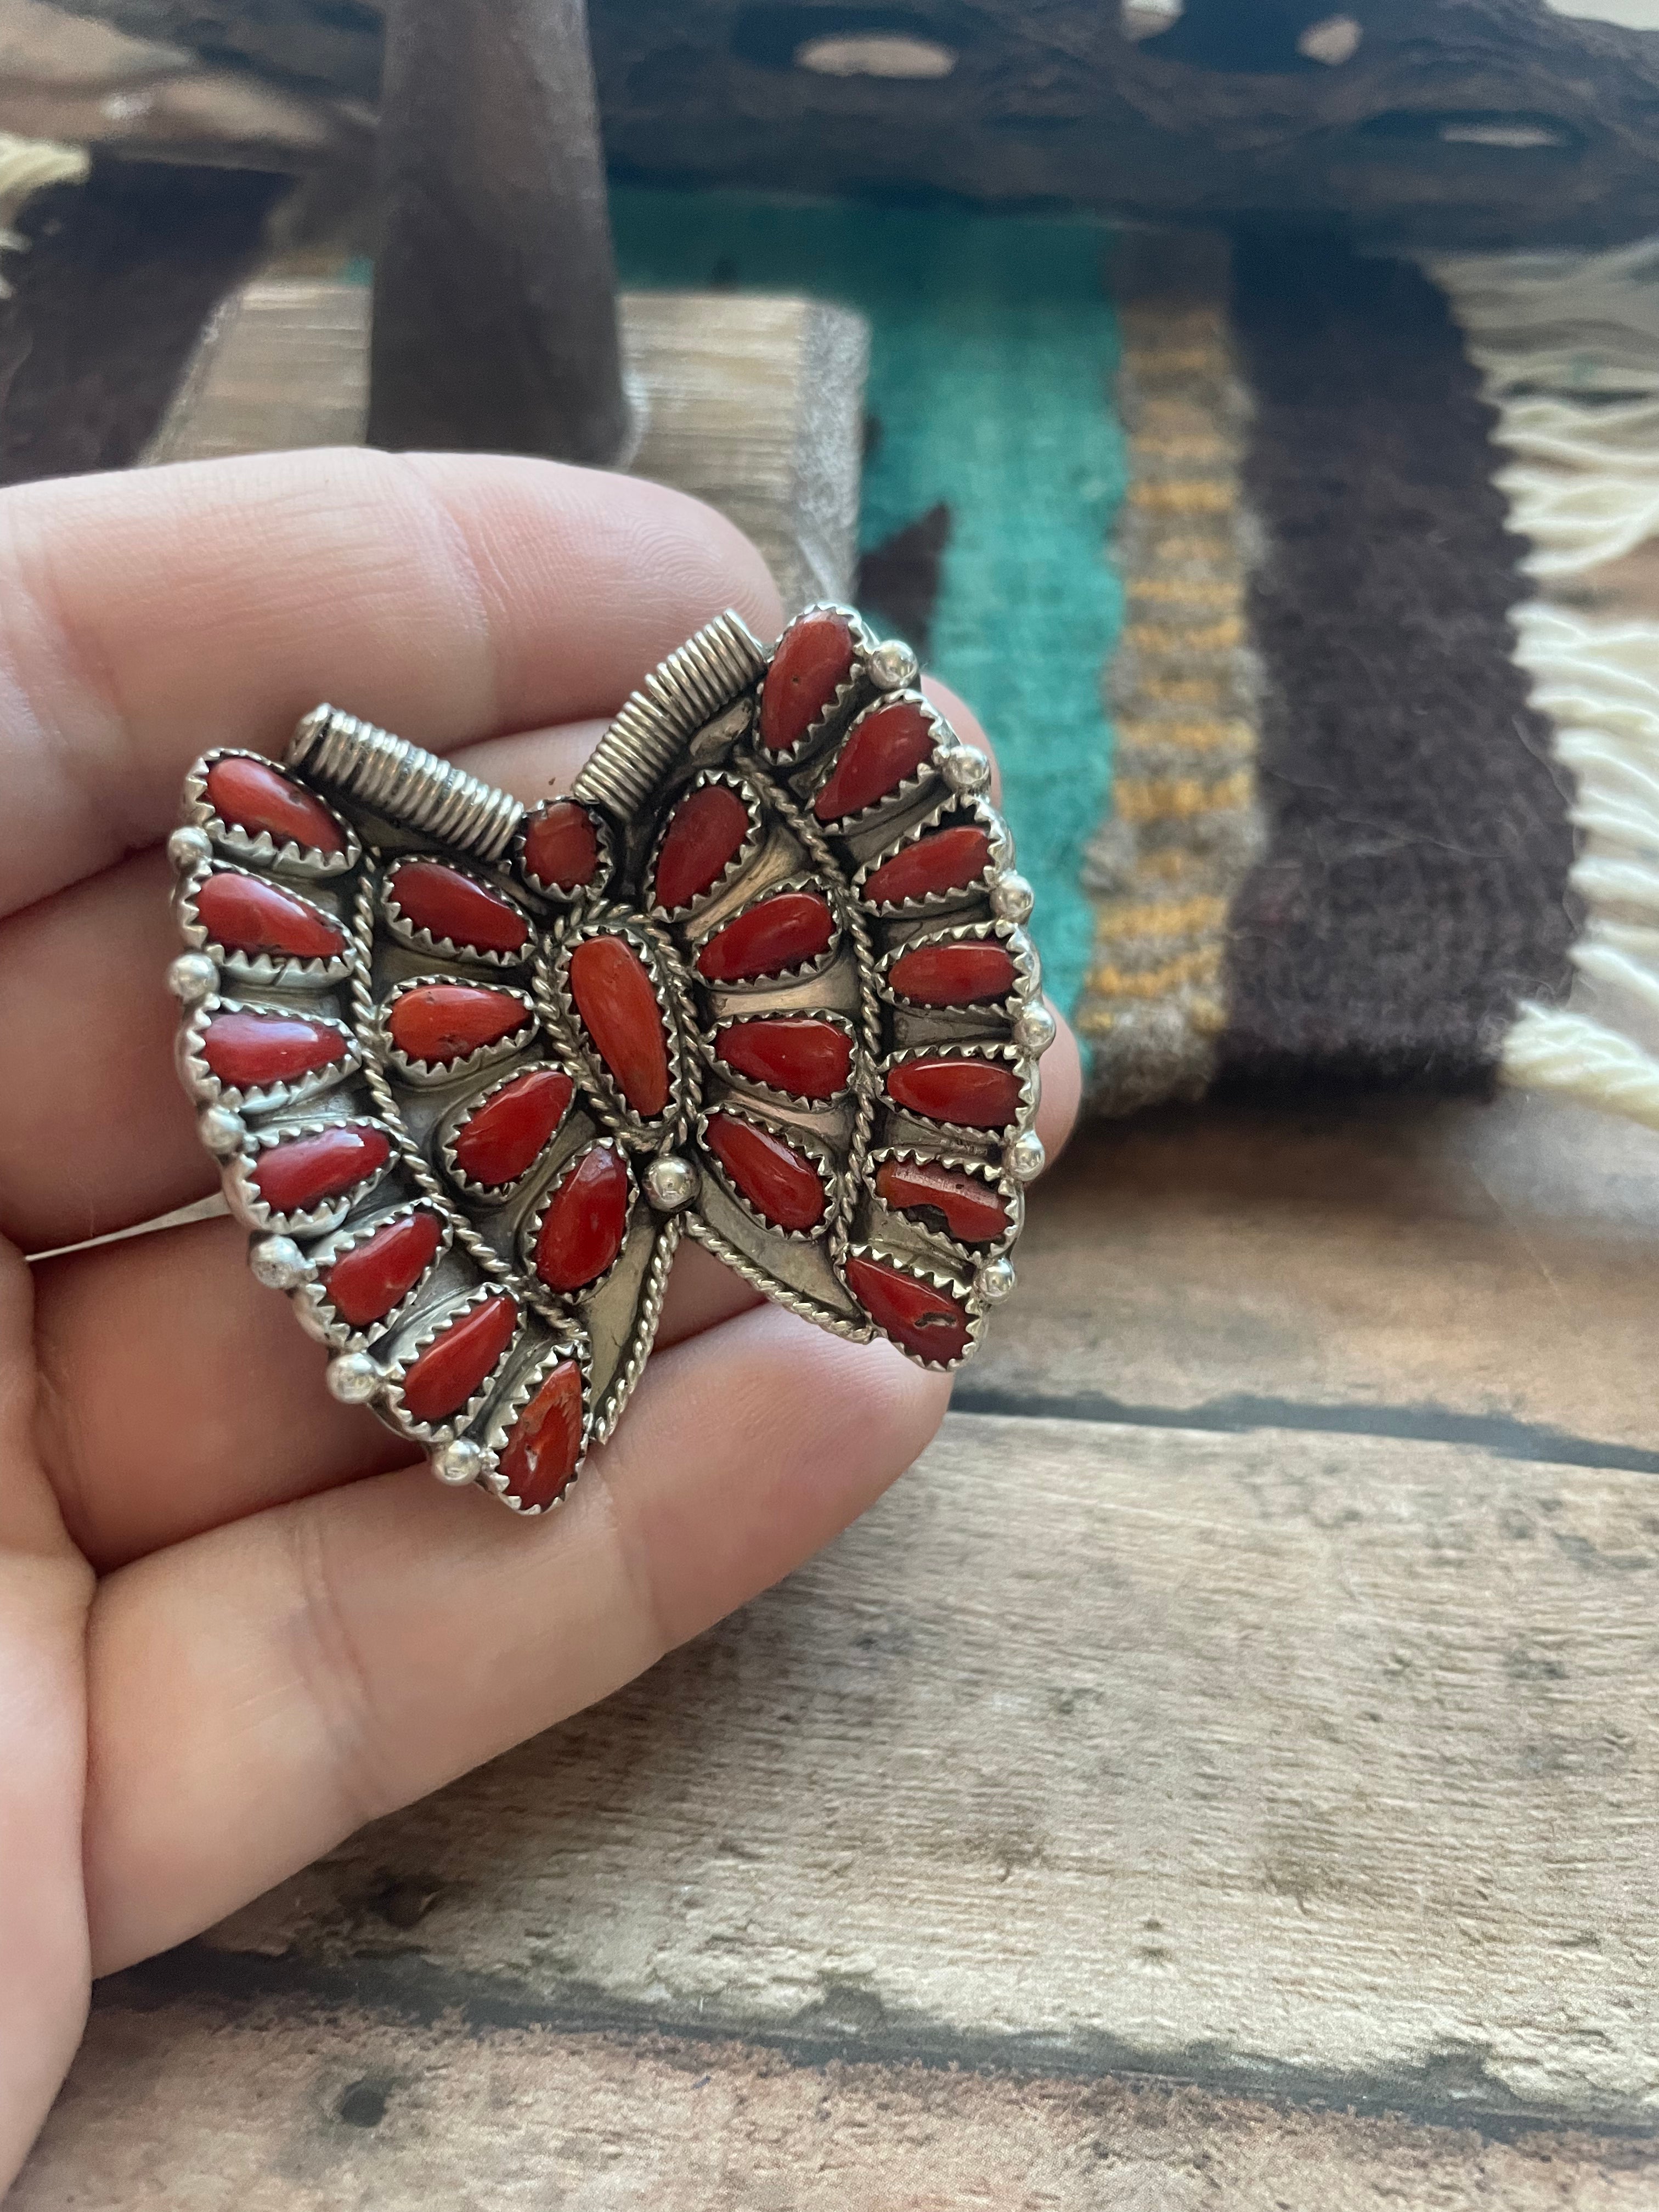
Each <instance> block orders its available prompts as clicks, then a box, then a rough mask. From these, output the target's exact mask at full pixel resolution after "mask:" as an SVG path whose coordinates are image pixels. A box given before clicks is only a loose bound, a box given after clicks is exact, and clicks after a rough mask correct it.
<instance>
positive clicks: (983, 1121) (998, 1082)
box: [887, 1055, 1019, 1129]
mask: <svg viewBox="0 0 1659 2212" xmlns="http://www.w3.org/2000/svg"><path fill="white" fill-rule="evenodd" d="M887 1095H888V1097H890V1099H892V1100H893V1102H894V1103H895V1104H896V1105H899V1106H908V1108H909V1109H910V1111H911V1112H912V1113H913V1114H921V1115H925V1116H926V1117H927V1120H928V1121H956V1122H959V1123H960V1124H961V1125H962V1126H963V1127H965V1128H969V1129H1002V1128H1006V1127H1007V1125H1008V1123H1009V1122H1010V1121H1012V1120H1013V1118H1014V1116H1015V1115H1017V1114H1018V1111H1019V1079H1018V1076H1017V1075H1016V1074H1015V1073H1014V1072H1013V1070H1012V1068H1011V1067H1005V1066H1003V1065H1002V1063H1001V1061H1000V1060H951V1059H947V1058H945V1056H943V1055H941V1056H940V1057H939V1058H938V1059H933V1058H928V1059H925V1060H901V1061H900V1062H899V1064H898V1066H896V1067H893V1068H890V1069H889V1070H888V1073H887Z"/></svg>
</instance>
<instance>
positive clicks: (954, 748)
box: [939, 744, 991, 797]
mask: <svg viewBox="0 0 1659 2212" xmlns="http://www.w3.org/2000/svg"><path fill="white" fill-rule="evenodd" d="M939 768H940V769H941V771H942V772H943V774H944V777H945V781H946V783H948V784H949V785H950V787H951V790H952V791H954V792H957V793H959V794H961V795H963V796H964V797H965V796H966V794H967V793H969V792H970V791H983V790H984V789H985V787H986V786H987V784H988V783H989V782H990V781H991V763H990V762H989V761H987V759H986V757H985V756H984V754H983V753H982V752H981V751H980V750H979V748H978V747H977V746H976V745H962V744H957V745H951V747H950V748H949V749H948V750H946V751H945V752H944V753H942V754H941V755H940V757H939Z"/></svg>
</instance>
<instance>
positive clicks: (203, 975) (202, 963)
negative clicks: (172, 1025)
mask: <svg viewBox="0 0 1659 2212" xmlns="http://www.w3.org/2000/svg"><path fill="white" fill-rule="evenodd" d="M218 987H219V970H218V969H217V968H216V966H215V965H214V963H213V962H212V961H211V960H210V959H209V958H208V957H207V955H206V953H205V952H181V953H180V954H179V957H178V958H177V959H176V960H175V961H174V962H173V965H172V966H171V967H170V968H169V969H167V988H168V990H169V991H171V992H172V994H173V997H174V998H175V999H178V1000H181V1001H182V1003H183V1004H184V1005H185V1006H200V1005H201V1003H202V1001H203V1000H204V999H210V998H211V997H212V996H213V994H214V993H215V992H216V990H217V989H218Z"/></svg>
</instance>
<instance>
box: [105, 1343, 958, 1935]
mask: <svg viewBox="0 0 1659 2212" xmlns="http://www.w3.org/2000/svg"><path fill="white" fill-rule="evenodd" d="M946 1395H947V1386H946V1385H945V1383H944V1382H943V1381H942V1380H940V1379H939V1378H938V1377H935V1376H929V1375H927V1374H924V1373H923V1372H921V1370H918V1369H916V1368H914V1367H912V1366H910V1365H909V1364H908V1363H907V1362H906V1361H905V1360H903V1359H902V1358H900V1357H899V1355H898V1354H897V1353H896V1352H890V1350H889V1349H888V1348H887V1347H885V1346H854V1345H846V1344H842V1342H840V1341H839V1340H837V1339H836V1338H834V1337H829V1336H825V1335H823V1334H819V1333H818V1332H817V1331H816V1330H814V1329H812V1328H810V1327H809V1326H808V1325H807V1324H805V1323H804V1322H799V1321H797V1320H795V1319H794V1318H793V1316H788V1315H786V1314H782V1313H780V1312H779V1311H777V1310H775V1309H768V1310H764V1311H763V1312H759V1313H755V1314H749V1315H745V1316H743V1317H742V1318H741V1319H739V1320H737V1321H734V1322H729V1323H727V1324H726V1326H725V1327H723V1328H720V1329H717V1330H714V1331H711V1332H710V1333H708V1334H705V1335H703V1336H701V1337H698V1338H696V1339H695V1340H692V1341H691V1342H690V1343H688V1344H685V1345H682V1346H679V1347H678V1349H677V1350H675V1351H673V1352H668V1353H665V1354H664V1355H663V1356H662V1357H661V1358H659V1359H657V1360H655V1361H653V1364H652V1366H651V1368H650V1370H649V1371H648V1373H647V1376H646V1379H645V1381H644V1382H643V1383H641V1387H640V1390H639V1393H638V1395H637V1396H636V1398H635V1403H634V1405H633V1407H632V1408H631V1409H630V1411H629V1417H628V1419H627V1421H626V1422H625V1423H624V1424H623V1427H622V1429H621V1430H619V1431H618V1432H617V1437H616V1439H615V1441H614V1442H613V1443H611V1444H610V1445H608V1446H607V1447H606V1448H605V1450H604V1452H602V1453H600V1454H599V1455H596V1459H595V1462H594V1464H593V1466H592V1468H591V1470H590V1472H589V1473H588V1474H586V1475H585V1476H584V1478H583V1480H581V1481H580V1483H579V1484H578V1485H577V1486H576V1488H575V1490H574V1492H572V1494H571V1499H570V1503H569V1504H568V1507H567V1508H565V1509H564V1510H562V1511H561V1512H558V1513H556V1514H554V1515H552V1516H550V1517H549V1519H548V1520H547V1521H545V1522H543V1523H541V1524H540V1525H533V1526H526V1525H525V1524H523V1523H521V1522H515V1521H513V1520H512V1519H511V1518H510V1517H509V1516H507V1514H506V1513H504V1512H502V1511H501V1509H500V1508H499V1507H497V1506H495V1504H492V1503H491V1501H490V1500H489V1499H488V1498H483V1496H481V1495H476V1494H475V1495H461V1496H457V1495H454V1494H446V1493H444V1492H441V1491H440V1490H439V1489H438V1488H437V1486H435V1485H434V1484H433V1483H432V1482H431V1481H430V1480H428V1478H427V1477H426V1476H425V1474H422V1473H420V1472H418V1471H408V1472H404V1473H402V1474H391V1475H386V1476H382V1477H380V1478H379V1479H378V1480H374V1481H372V1482H363V1483H358V1484H356V1485H353V1486H349V1487H348V1488H345V1489H343V1490H337V1491H333V1492H330V1493H328V1494H327V1495H326V1496H325V1497H321V1498H310V1499H307V1500H304V1501H302V1502H301V1503H299V1504H293V1505H289V1506H284V1507H281V1508H279V1509H277V1510H275V1511H272V1512H270V1513H265V1514H261V1515H259V1516H257V1517H255V1518H254V1519H252V1520H248V1521H244V1522H239V1523H237V1524H236V1525H235V1526H234V1527H232V1528H224V1529H220V1530H217V1531H216V1532H215V1533H213V1534H210V1535H206V1536H202V1537H198V1538H197V1539H196V1540H195V1541H193V1542H191V1543H189V1544H185V1545H180V1546H179V1547H176V1548H175V1549H173V1550H172V1551H170V1552H167V1553H159V1554H157V1555H156V1556H155V1557H154V1558H151V1559H146V1560H143V1561H141V1562H140V1563H138V1564H137V1565H134V1566H131V1567H129V1568H126V1569H125V1570H124V1571H122V1572H121V1573H120V1574H118V1575H116V1576H114V1577H111V1578H110V1580H109V1581H107V1582H106V1583H105V1584H104V1585H103V1586H102V1589H100V1595H99V1597H98V1599H97V1601H96V1604H95V1607H94V1618H93V1624H92V1630H91V1634H90V1638H89V1646H88V1650H89V1662H90V1670H91V1693H92V1710H93V1713H94V1723H93V1734H92V1743H91V1751H90V1759H89V1765H88V1809H87V1822H86V1839H87V1883H88V1907H89V1912H90V1917H91V1924H92V1929H93V1951H94V1965H95V1968H96V1970H97V1971H98V1972H109V1971H111V1970H112V1969H113V1968H115V1967H117V1966H122V1965H125V1964H126V1963H127V1962H129V1961H130V1960H133V1959H136V1958H139V1957H142V1956H143V1955H145V1954H147V1953H149V1952H151V1951H155V1950H157V1949H160V1948H162V1947H163V1946H165V1945H167V1944H170V1943H174V1942H178V1941H179V1940H180V1939H181V1938H182V1937H184V1936H188V1935H190V1934H191V1933H192V1932H193V1931H194V1930H196V1929H199V1928H201V1927H202V1926H204V1924H206V1923H208V1922H209V1921H210V1920H213V1919H215V1918H216V1917H219V1916H220V1915H221V1914H222V1913H224V1912H227V1911H230V1910H231V1909H232V1908H233V1907H234V1906H235V1905H239V1904H240V1903H241V1902H242V1901H243V1900H244V1899H246V1898H248V1897H251V1896H252V1895H254V1894H255V1893H257V1892H258V1891H259V1890H262V1889H264V1888H266V1887H269V1885H270V1883H272V1882H274V1881H279V1880H280V1879H282V1877H283V1876H284V1875H287V1874H289V1873H290V1872H292V1871H293V1869H295V1868H297V1867H300V1866H303V1865H305V1864H306V1863H307V1862H309V1861H310V1860H311V1859H313V1858H314V1857H316V1856H317V1855H318V1854H319V1852H321V1851H324V1850H328V1849H329V1848H330V1847H331V1845H333V1844H336V1843H337V1842H338V1841H339V1840H340V1839H341V1838H343V1836H345V1835H347V1834H349V1832H351V1831H352V1830H353V1829H354V1828H356V1827H357V1826H360V1825H361V1824H362V1822H364V1821H366V1820H373V1819H374V1818H376V1817H378V1816H379V1815H380V1814H385V1813H387V1812H390V1811H391V1810H392V1808H394V1807H396V1806H398V1805H402V1804H404V1803H406V1802H408V1801H409V1800H410V1799H411V1798H414V1797H416V1796H421V1795H422V1793H423V1792H425V1791H428V1790H434V1789H435V1788H437V1787H438V1786H439V1785H440V1784H442V1783H444V1782H446V1781H447V1780H449V1779H450V1778H452V1777H453V1776H454V1775H456V1774H459V1773H460V1772H462V1771H465V1769H466V1768H468V1767H470V1766H472V1765H476V1764H477V1762H478V1761H480V1760H482V1759H489V1758H491V1757H493V1756H494V1755H495V1754H496V1753H499V1752H501V1751H503V1750H505V1749H506V1748H507V1747H508V1746H509V1745H512V1744H513V1743H516V1742H518V1741H520V1740H521V1739H522V1738H523V1737H525V1736H526V1735H530V1734H532V1732H533V1731H535V1730H537V1729H543V1728H546V1727H548V1726H550V1724H551V1723H554V1722H556V1721H557V1720H560V1719H562V1718H563V1717H565V1716H566V1715H567V1714H569V1713H571V1712H574V1711H577V1710H578V1709H579V1708H580V1707H582V1706H584V1705H589V1704H591V1703H592V1702H593V1701H594V1700H595V1699H599V1698H602V1697H604V1696H605V1695H606V1694H607V1693H608V1692H611V1691H612V1690H614V1689H616V1688H617V1687H618V1686H620V1685H621V1684H622V1683H623V1682H625V1681H627V1680H629V1679H630V1678H631V1677H632V1676H633V1675H635V1674H638V1673H639V1672H641V1669H642V1668H646V1667H648V1666H650V1665H651V1664H652V1663H653V1661H654V1660H655V1659H656V1658H657V1657H658V1656H659V1654H660V1653H661V1652H662V1651H664V1650H666V1649H667V1648H668V1647H670V1646H671V1645H672V1644H678V1643H679V1642H681V1641H682V1640H683V1639H684V1638H686V1637H689V1636H691V1635H695V1634H696V1632H698V1631H699V1630H700V1629H702V1628H703V1627H705V1626H707V1625H708V1624H709V1623H710V1622H712V1621H714V1620H718V1619H719V1618H720V1616H721V1615H722V1614H723V1613H726V1612H728V1611H730V1609H731V1608H732V1607H733V1606H735V1605H738V1604H739V1603H741V1602H742V1601H744V1599H745V1598H747V1597H749V1596H750V1595H753V1594H754V1593H755V1592H756V1591H757V1590H760V1589H763V1588H764V1587H765V1586H766V1585H767V1584H768V1583H771V1582H773V1581H775V1579H776V1578H777V1577H779V1576H780V1575H782V1574H784V1573H786V1572H787V1571H788V1570H789V1569H790V1568H791V1567H792V1566H793V1565H796V1564H797V1562H799V1560H801V1559H805V1557H806V1556H807V1555H808V1554H809V1553H811V1552H812V1551H813V1550H815V1549H816V1548H817V1547H818V1546H819V1545H821V1544H823V1542H825V1541H827V1540H828V1538H829V1536H831V1535H832V1534H835V1532H836V1530H837V1529H839V1528H842V1526H844V1525H845V1523H846V1522H848V1521H849V1520H851V1519H852V1518H853V1517H854V1515H856V1514H857V1513H859V1512H860V1511H861V1510H863V1509H864V1507H865V1506H866V1505H867V1504H870V1503H871V1501H872V1499H873V1498H875V1497H876V1496H878V1493H879V1492H880V1491H881V1490H882V1489H883V1488H884V1486H886V1484H887V1483H889V1482H890V1480H892V1479H893V1478H894V1476H896V1474H898V1473H899V1472H900V1471H901V1469H902V1468H904V1467H906V1466H907V1465H908V1463H909V1462H910V1461H911V1460H912V1459H913V1458H914V1457H915V1455H916V1454H917V1452H919V1451H920V1450H921V1448H922V1446H923V1445H924V1444H925V1443H926V1442H927V1439H928V1437H930V1436H931V1435H932V1434H933V1430H934V1428H935V1427H936V1425H937V1424H938V1422H939V1417H940V1415H941V1414H942V1413H943V1411H944V1408H945V1399H946Z"/></svg>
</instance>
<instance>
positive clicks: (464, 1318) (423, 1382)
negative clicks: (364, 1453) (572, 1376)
mask: <svg viewBox="0 0 1659 2212" xmlns="http://www.w3.org/2000/svg"><path fill="white" fill-rule="evenodd" d="M518 1325H519V1309H518V1305H517V1304H516V1303H515V1301H514V1300H513V1299H512V1298H510V1297H507V1293H506V1292H505V1291H496V1292H495V1293H494V1294H492V1295H491V1296H490V1297H487V1298H485V1299H484V1300H483V1303H482V1304H479V1305H476V1306H472V1307H471V1308H470V1309H469V1310H467V1311H466V1312H465V1313H464V1314H462V1315H461V1316H459V1318H458V1319H457V1320H455V1321H453V1322H450V1324H449V1327H448V1328H447V1329H445V1330H444V1332H443V1334H441V1336H435V1337H434V1338H433V1340H432V1341H431V1343H430V1344H428V1346H427V1347H426V1350H425V1351H424V1352H421V1353H420V1354H419V1355H418V1356H417V1357H416V1359H415V1360H414V1362H413V1363H412V1364H411V1365H410V1370H409V1371H408V1373H407V1374H406V1375H405V1376H404V1389H403V1399H404V1410H405V1411H406V1412H407V1413H410V1414H411V1415H412V1416H413V1418H414V1419H416V1420H417V1421H428V1422H431V1421H441V1420H445V1419H447V1418H448V1416H449V1415H450V1414H451V1413H459V1411H460V1409H461V1407H463V1406H465V1403H466V1401H467V1400H468V1399H469V1398H470V1397H471V1395H472V1394H473V1392H474V1391H475V1390H477V1388H478V1386H479V1385H480V1383H483V1380H484V1378H485V1377H486V1376H489V1375H490V1374H492V1373H493V1372H494V1371H495V1365H496V1363H497V1362H498V1361H499V1359H500V1358H501V1354H502V1353H503V1352H505V1351H506V1350H507V1346H508V1345H509V1344H511V1343H512V1341H513V1331H514V1330H515V1329H516V1328H517V1327H518Z"/></svg>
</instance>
